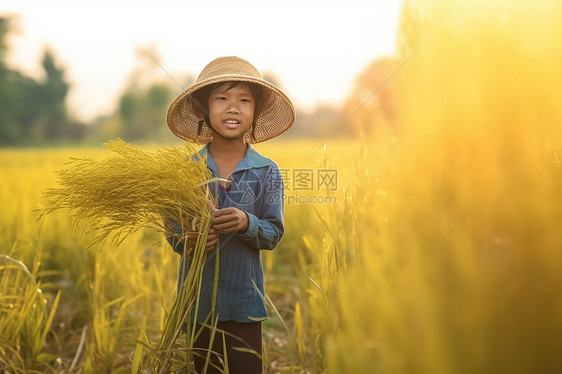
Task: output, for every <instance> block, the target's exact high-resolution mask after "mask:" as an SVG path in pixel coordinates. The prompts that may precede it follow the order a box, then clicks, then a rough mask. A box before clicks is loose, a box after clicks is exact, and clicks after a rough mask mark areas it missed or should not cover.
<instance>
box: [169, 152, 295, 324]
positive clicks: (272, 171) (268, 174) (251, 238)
mask: <svg viewBox="0 0 562 374" xmlns="http://www.w3.org/2000/svg"><path fill="white" fill-rule="evenodd" d="M196 157H201V158H206V159H207V167H208V168H209V169H210V170H211V172H212V173H213V175H214V176H218V171H217V167H216V165H215V163H214V161H213V159H212V157H211V155H210V154H209V152H208V148H207V145H206V146H205V147H203V149H201V151H200V152H199V153H198V155H196ZM231 179H232V183H231V186H230V189H229V190H228V191H226V190H225V189H224V188H222V187H220V186H219V185H218V182H213V183H211V184H210V185H209V189H210V190H211V191H212V192H214V191H217V195H218V196H217V201H218V204H219V206H218V208H227V207H235V208H238V209H240V210H241V211H243V212H245V213H246V214H247V215H248V229H247V230H246V231H245V232H243V233H229V234H221V235H220V236H219V279H218V292H217V302H216V311H217V313H218V317H219V320H220V321H237V322H253V321H255V320H263V319H266V318H267V311H266V308H265V303H264V301H263V299H262V296H263V295H264V284H263V283H264V282H263V269H262V262H261V256H260V250H262V249H269V250H271V249H274V248H275V247H276V246H277V244H278V243H279V241H280V240H281V237H282V236H283V233H284V230H285V229H284V224H283V179H282V176H281V173H280V171H279V168H278V167H277V165H276V164H275V163H274V162H273V161H272V160H270V159H268V158H266V157H264V156H262V155H260V154H259V153H258V152H257V151H256V150H254V149H253V148H252V147H250V146H248V148H247V151H246V155H245V156H244V158H243V159H242V161H240V163H239V164H238V166H237V167H236V169H234V171H233V172H232V175H231ZM175 229H176V231H179V230H181V228H180V227H178V226H176V228H175ZM168 240H169V242H170V244H171V246H172V248H173V249H174V251H176V252H178V253H180V254H183V246H182V245H178V243H177V239H175V238H174V237H170V238H168ZM215 257H216V250H214V249H213V250H212V251H210V252H209V253H208V255H207V260H206V263H205V266H204V269H203V278H202V286H201V295H200V301H199V302H200V305H199V312H198V315H197V320H198V321H199V322H203V321H204V320H205V318H206V317H207V315H208V313H209V312H210V310H211V300H212V295H213V279H214V272H215V270H214V267H215ZM184 260H185V259H183V258H182V262H183V261H184ZM181 269H182V264H180V275H179V282H181V281H182V279H183V275H182V273H181ZM254 283H255V285H256V286H257V289H258V290H259V291H258V290H256V288H255V287H254ZM260 294H261V295H260Z"/></svg>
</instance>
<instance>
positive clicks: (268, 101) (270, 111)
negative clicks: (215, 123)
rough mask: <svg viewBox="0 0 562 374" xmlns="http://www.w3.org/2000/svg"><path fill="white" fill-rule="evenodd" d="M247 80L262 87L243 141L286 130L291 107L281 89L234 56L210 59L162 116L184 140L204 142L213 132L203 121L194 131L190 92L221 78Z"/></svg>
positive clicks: (196, 119)
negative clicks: (257, 110) (256, 106)
mask: <svg viewBox="0 0 562 374" xmlns="http://www.w3.org/2000/svg"><path fill="white" fill-rule="evenodd" d="M231 81H239V82H249V83H255V84H257V85H260V86H261V87H262V88H263V98H262V101H261V104H260V109H259V112H258V113H257V118H255V121H254V123H255V130H254V136H253V137H252V136H251V130H249V131H248V132H246V134H244V141H245V142H246V143H259V142H263V141H264V140H268V139H271V138H273V137H276V136H277V135H280V134H282V133H283V132H285V131H287V130H288V129H289V128H290V127H291V126H292V125H293V123H294V122H295V108H294V107H293V104H292V103H291V101H290V100H289V98H288V97H287V95H285V94H284V93H283V92H281V90H280V89H279V88H277V87H275V85H273V84H271V83H269V82H267V81H265V80H264V79H263V78H262V77H261V75H260V73H259V72H258V71H257V69H256V68H255V67H253V66H252V65H251V64H250V63H249V62H248V61H246V60H243V59H241V58H238V57H219V58H217V59H216V60H213V61H211V62H210V63H209V64H207V66H205V68H203V71H201V74H200V75H199V77H198V78H197V81H196V82H195V83H194V84H193V85H191V86H190V87H188V88H187V89H185V90H184V91H183V92H182V93H180V94H179V95H178V96H177V97H176V98H175V99H174V101H172V103H171V104H170V107H169V108H168V114H167V116H166V118H167V121H168V126H169V127H170V129H171V130H172V132H173V133H174V134H175V135H176V136H178V137H180V138H182V139H186V140H192V141H194V142H197V143H208V142H210V141H211V140H213V134H212V133H211V130H210V129H209V127H208V126H207V125H204V126H203V128H202V130H201V133H200V134H199V135H198V134H197V129H198V124H199V121H200V118H199V117H198V116H197V114H196V112H195V110H194V105H195V104H194V103H193V100H194V99H193V96H192V94H193V93H194V92H195V91H197V90H199V89H200V88H202V87H205V86H208V85H211V84H214V83H223V82H231Z"/></svg>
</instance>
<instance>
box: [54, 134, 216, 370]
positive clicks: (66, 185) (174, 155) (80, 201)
mask: <svg viewBox="0 0 562 374" xmlns="http://www.w3.org/2000/svg"><path fill="white" fill-rule="evenodd" d="M107 147H108V148H109V149H110V150H111V152H112V153H113V155H111V156H110V157H108V158H106V159H103V160H100V161H97V160H93V159H91V158H74V159H72V160H71V161H70V162H69V163H68V164H66V167H65V168H64V169H62V170H60V171H58V172H57V174H58V180H59V184H60V187H59V188H55V189H50V190H48V192H47V193H46V195H47V197H48V202H47V206H46V208H45V211H44V214H48V213H50V212H52V211H54V210H57V209H61V208H66V209H69V210H70V211H71V213H72V214H73V216H74V218H75V221H74V223H75V225H76V226H77V227H78V228H81V230H82V232H83V233H89V232H92V233H94V234H96V235H95V237H94V241H93V243H92V244H96V243H103V242H105V241H106V240H107V239H109V240H110V243H111V244H113V245H115V246H118V245H120V244H121V243H122V242H123V240H125V239H126V238H127V237H128V236H129V235H130V234H133V233H134V232H136V231H138V230H139V229H141V228H152V229H155V230H157V231H159V232H161V233H163V234H164V235H165V236H167V237H170V236H176V237H177V238H178V239H179V240H178V242H179V243H183V246H184V248H183V250H184V255H187V254H188V253H187V245H186V242H187V240H183V239H184V238H183V237H182V236H184V235H187V234H188V233H189V232H190V231H191V232H198V233H199V234H200V235H199V240H198V242H197V244H196V246H195V249H194V250H193V251H192V252H190V253H189V256H190V258H191V261H189V262H190V266H189V269H187V268H184V269H182V274H186V276H185V278H184V282H183V285H182V287H181V289H180V292H179V294H178V296H177V298H176V300H175V302H174V305H173V306H172V308H171V311H170V313H169V315H168V316H167V321H166V323H165V326H164V331H163V332H162V336H161V338H160V341H159V342H158V343H157V344H156V345H155V346H150V345H146V348H148V349H147V350H148V352H150V356H151V357H150V359H149V361H150V362H151V364H150V365H151V366H152V367H153V368H157V370H158V371H159V372H162V371H164V372H166V371H168V370H169V362H170V359H171V356H172V354H173V350H174V345H175V342H176V340H177V339H178V337H179V336H180V334H181V332H182V330H183V329H182V327H184V326H185V324H186V323H189V321H188V320H189V318H188V317H189V315H190V313H191V311H192V309H193V308H196V307H197V300H198V299H197V294H198V290H199V286H200V280H201V274H202V271H203V266H204V264H205V259H206V254H207V252H206V251H205V242H206V237H207V232H208V229H209V227H210V224H211V211H210V207H209V203H215V201H214V199H213V196H212V194H210V193H209V191H208V188H207V187H206V186H207V184H208V183H209V182H212V181H215V180H216V178H215V179H212V178H211V175H210V173H209V172H208V169H207V166H206V162H205V160H200V161H197V160H193V159H192V155H193V154H195V152H196V151H195V149H193V148H192V147H191V146H190V145H188V144H186V146H185V147H184V148H159V149H157V150H156V151H154V152H148V151H143V150H140V149H138V148H135V147H133V146H131V145H130V144H128V143H126V142H124V141H122V140H117V141H112V142H110V143H108V144H107ZM171 222H175V223H178V224H179V225H181V227H182V228H183V230H182V231H183V234H178V233H177V232H176V231H175V230H174V229H173V227H172V226H173V225H171V224H170V223H171ZM184 258H187V256H185V257H184ZM217 261H218V256H217ZM186 264H187V261H184V267H186ZM217 265H218V264H217Z"/></svg>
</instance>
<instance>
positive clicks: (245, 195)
mask: <svg viewBox="0 0 562 374" xmlns="http://www.w3.org/2000/svg"><path fill="white" fill-rule="evenodd" d="M294 120H295V110H294V108H293V105H292V103H291V101H290V100H289V99H288V98H287V96H286V95H285V94H283V93H282V92H281V91H280V90H279V89H278V88H277V87H275V86H274V85H273V84H271V83H269V82H267V81H265V80H263V79H262V78H261V75H260V74H259V72H258V71H257V70H256V69H255V68H254V67H253V66H252V65H251V64H250V63H248V62H247V61H245V60H243V59H240V58H237V57H221V58H218V59H216V60H213V61H211V62H210V63H209V64H208V65H207V66H206V67H205V68H204V69H203V71H202V72H201V74H200V75H199V77H198V78H197V81H196V82H195V83H194V84H193V85H192V86H191V87H189V88H187V89H186V90H184V91H183V92H182V93H181V94H180V95H178V97H177V98H176V99H175V100H174V101H173V102H172V104H171V105H170V107H169V109H168V114H167V121H168V126H169V127H170V129H171V130H172V132H173V133H174V134H175V135H177V136H178V137H180V138H182V139H186V140H191V141H194V142H197V143H206V145H205V146H204V147H203V149H202V150H201V151H200V152H199V154H198V155H197V157H201V158H204V159H205V158H206V160H207V166H208V168H209V169H210V170H211V171H212V173H213V174H214V176H216V177H219V178H223V179H225V180H228V181H227V182H220V186H219V185H217V186H216V188H213V187H210V188H211V191H215V190H216V191H217V192H218V193H217V196H216V201H217V202H218V206H217V207H214V206H212V205H211V210H212V214H213V218H212V224H211V228H210V230H209V234H208V237H207V242H206V249H207V250H208V251H209V253H208V256H207V260H206V263H205V266H204V270H203V278H202V286H201V292H200V295H199V296H200V306H199V311H198V314H197V322H198V323H202V322H203V321H204V320H205V319H206V317H207V315H208V314H209V312H210V310H211V299H212V291H213V282H214V280H213V279H214V273H215V271H214V266H215V256H216V253H215V251H216V250H215V244H216V243H217V241H218V242H219V249H218V250H219V253H220V255H219V259H220V260H219V265H220V270H219V277H218V293H217V300H216V315H217V316H218V320H219V322H218V330H221V331H225V339H226V346H227V351H226V354H227V358H228V367H229V372H230V373H234V374H236V373H244V374H251V373H262V370H263V369H262V362H261V359H260V358H259V357H258V356H257V355H255V354H252V353H248V352H247V349H248V348H249V349H252V350H254V351H256V352H257V353H258V354H259V355H261V354H262V330H261V321H263V320H265V319H267V312H266V308H265V303H264V302H263V299H262V296H263V295H264V285H263V271H262V264H261V257H260V250H262V249H270V250H271V249H274V248H275V247H276V246H277V244H278V243H279V241H280V240H281V237H282V236H283V233H284V225H283V181H282V177H281V173H280V172H279V168H278V167H277V165H276V164H275V163H274V162H273V161H271V160H270V159H268V158H266V157H264V156H262V155H260V154H259V153H258V152H256V150H255V149H253V148H252V147H251V146H249V145H248V143H258V142H262V141H265V140H268V139H271V138H273V137H275V136H277V135H280V134H281V133H283V132H285V131H286V130H288V129H289V128H290V127H291V126H292V124H293V122H294ZM215 183H216V182H215ZM186 231H187V230H186ZM187 240H188V247H189V248H192V247H193V246H194V245H195V242H196V240H197V236H196V235H193V234H191V235H189V236H188V239H187ZM170 243H171V245H172V248H174V250H176V251H177V252H179V253H183V245H178V243H177V240H175V239H170ZM182 261H189V259H182ZM181 277H182V275H181V272H180V281H181ZM209 339H210V334H209V330H208V329H205V330H204V333H203V334H202V335H201V336H200V337H199V338H198V339H197V341H196V342H195V345H196V347H195V348H199V349H201V351H199V352H200V353H201V352H202V353H203V356H205V354H204V353H205V351H203V350H207V349H208V348H209ZM214 342H215V343H216V344H214V345H213V351H215V352H219V353H223V352H222V345H223V343H222V336H220V335H219V336H216V337H215V339H214ZM235 347H243V348H246V352H242V351H240V350H236V349H234V348H235ZM194 356H195V369H196V370H197V372H200V371H201V369H202V368H203V365H204V359H202V358H199V357H198V355H194ZM213 356H214V355H212V357H213ZM213 363H214V364H215V365H217V366H219V367H220V364H219V361H218V360H216V357H215V360H213ZM213 370H215V369H214V368H213V367H212V366H211V365H209V367H208V371H207V372H208V373H211V372H215V371H213ZM217 372H218V371H217Z"/></svg>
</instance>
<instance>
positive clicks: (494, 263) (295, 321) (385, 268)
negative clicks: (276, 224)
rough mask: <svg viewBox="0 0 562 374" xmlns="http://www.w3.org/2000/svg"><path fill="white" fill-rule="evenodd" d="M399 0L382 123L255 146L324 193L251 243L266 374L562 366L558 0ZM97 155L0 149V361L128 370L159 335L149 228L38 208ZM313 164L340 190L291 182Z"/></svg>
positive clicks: (159, 247) (1, 364)
mask: <svg viewBox="0 0 562 374" xmlns="http://www.w3.org/2000/svg"><path fill="white" fill-rule="evenodd" d="M406 4H407V6H406V8H405V11H404V14H403V25H402V29H401V39H400V41H399V43H400V45H401V56H400V58H401V61H406V60H407V61H408V62H407V63H406V64H405V65H404V66H403V67H402V68H401V70H400V71H399V72H398V73H397V74H396V77H395V79H396V82H397V83H399V87H400V93H399V98H398V99H399V100H398V103H399V104H398V120H397V125H396V128H395V129H394V130H390V129H389V128H388V127H385V126H384V125H381V124H380V123H377V124H375V123H374V121H373V128H372V131H371V132H370V134H368V135H365V136H363V137H361V138H360V139H356V140H343V139H339V140H338V139H337V138H338V137H337V136H335V137H334V138H333V139H330V140H329V141H328V142H327V145H326V147H325V148H321V150H320V151H318V152H317V153H316V154H314V156H313V157H309V156H310V155H311V153H312V152H314V151H315V150H316V149H317V148H318V147H319V146H321V145H322V142H323V139H321V140H318V141H313V140H308V141H294V142H285V141H282V140H279V141H274V142H271V143H268V144H263V145H259V147H258V150H259V151H260V152H262V153H263V154H265V155H267V156H269V157H271V158H273V159H274V160H275V161H276V162H277V163H278V164H279V166H280V168H281V169H286V170H287V173H288V174H287V177H288V179H287V180H286V187H288V190H287V191H286V193H287V195H288V196H291V195H293V196H295V195H296V194H297V193H300V194H301V196H304V197H305V198H307V199H308V198H309V197H310V196H316V195H317V196H323V198H324V200H323V203H319V202H318V201H316V202H315V203H312V202H311V201H310V200H308V201H302V200H301V201H300V203H299V202H296V201H292V202H291V203H289V200H287V202H286V211H285V219H286V234H285V237H284V238H283V240H282V242H281V244H280V246H279V247H278V248H277V249H276V250H275V251H273V252H271V253H264V267H265V273H266V291H267V293H268V296H269V297H270V298H271V300H272V305H270V317H271V318H270V319H269V321H267V322H266V323H265V325H264V339H265V341H266V353H265V361H266V367H267V373H338V374H339V373H427V374H430V373H431V374H435V373H443V374H451V373H453V374H462V373H494V374H495V373H533V374H535V373H557V372H561V370H562V359H561V358H560V350H561V347H562V298H561V295H562V272H561V271H560V269H561V267H562V231H561V223H562V193H561V191H562V165H561V163H560V158H561V157H562V155H561V145H562V144H561V135H562V107H561V106H560V103H561V102H562V85H560V82H562V70H561V69H560V63H561V62H562V25H560V23H559V19H561V16H562V9H561V7H560V6H559V4H558V3H557V2H555V1H541V2H537V3H531V2H524V1H507V0H497V1H493V2H483V1H470V2H469V1H459V2H454V4H453V2H450V1H445V0H439V1H432V2H428V1H407V2H406ZM408 59H409V60H408ZM373 91H374V90H373ZM366 109H367V108H366ZM373 118H375V117H374V116H373ZM105 152H106V151H105V150H103V149H101V148H100V149H84V148H72V149H70V148H69V149H34V150H1V151H0V165H1V167H0V198H1V200H0V203H1V206H2V214H1V215H0V266H1V273H0V371H3V370H5V371H7V372H10V373H12V372H13V373H23V372H33V371H35V372H67V373H68V372H83V373H108V372H112V373H113V372H131V371H133V368H142V367H143V358H142V356H143V351H142V350H141V347H142V346H141V345H140V344H137V341H138V340H141V341H144V340H145V339H154V337H157V336H158V334H159V332H160V331H161V330H162V326H163V324H164V317H165V315H166V310H167V308H169V305H170V304H171V301H172V300H173V297H174V292H175V285H176V274H177V266H178V260H179V259H178V258H177V255H175V254H174V253H173V252H172V251H171V250H170V249H169V248H168V247H167V245H166V244H165V243H164V242H163V241H162V240H161V238H159V237H158V235H156V234H154V233H151V232H148V231H144V232H141V233H138V235H136V236H134V237H130V238H128V239H127V240H126V242H125V243H124V244H123V245H122V246H121V247H119V248H112V247H110V246H105V247H103V248H99V247H93V248H90V249H88V250H86V247H87V246H88V243H89V239H91V238H89V237H88V235H85V236H83V237H80V235H79V233H80V232H79V231H80V230H73V228H72V226H71V220H70V218H69V217H68V214H66V213H65V212H63V211H57V212H55V213H53V214H52V215H49V216H47V217H46V218H45V219H43V220H41V221H37V216H38V213H37V212H36V211H35V210H36V209H38V208H40V207H41V204H42V193H43V192H44V190H45V188H47V187H50V186H54V185H55V183H56V179H55V175H54V173H53V171H54V170H56V169H59V168H60V167H61V166H62V165H63V163H64V162H65V161H66V160H67V159H68V157H69V156H82V155H90V156H92V157H102V156H103V155H104V153H105ZM321 169H322V170H328V169H335V170H337V177H338V180H337V188H336V189H335V191H330V190H329V188H327V187H325V188H317V187H313V189H312V191H310V190H307V189H306V188H304V187H303V186H305V185H306V183H305V182H304V181H305V180H306V179H301V177H302V175H301V174H300V173H301V172H305V171H306V170H312V171H313V173H317V172H318V170H321ZM294 170H297V171H298V173H299V174H298V175H299V176H298V178H297V175H296V174H292V173H294ZM314 175H315V177H316V178H317V177H318V174H314ZM297 180H299V181H300V182H299V183H297ZM293 183H294V184H293ZM299 188H302V189H299ZM330 196H333V197H335V201H334V200H327V198H328V197H330ZM316 198H317V197H316ZM144 372H149V370H146V371H144Z"/></svg>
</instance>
